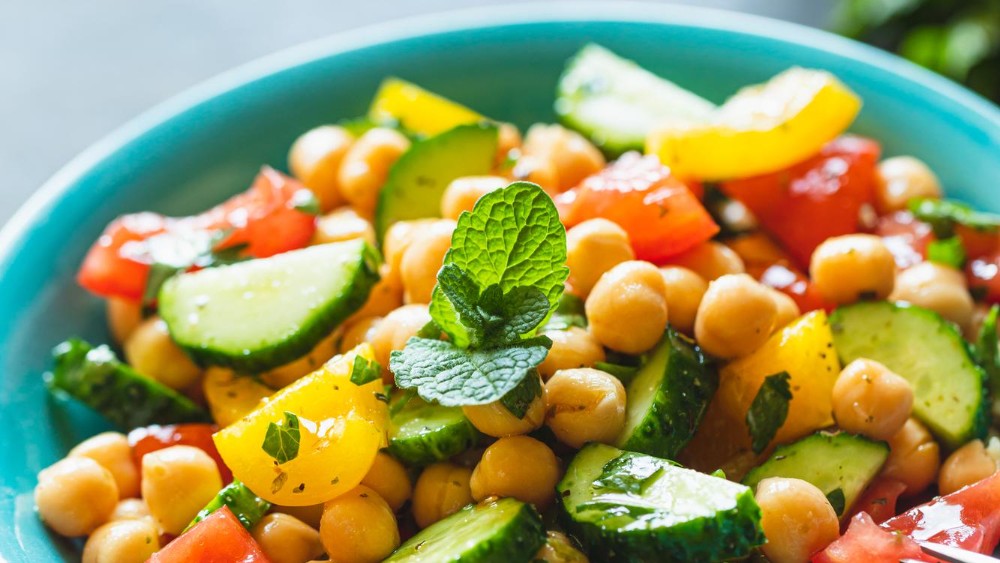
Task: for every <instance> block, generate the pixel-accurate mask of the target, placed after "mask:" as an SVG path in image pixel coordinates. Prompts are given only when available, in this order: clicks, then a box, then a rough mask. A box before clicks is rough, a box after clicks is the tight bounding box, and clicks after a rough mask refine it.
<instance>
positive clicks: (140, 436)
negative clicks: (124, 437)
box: [128, 424, 233, 485]
mask: <svg viewBox="0 0 1000 563" xmlns="http://www.w3.org/2000/svg"><path fill="white" fill-rule="evenodd" d="M218 429H219V427H218V426H216V425H214V424H170V425H167V426H156V425H154V426H147V427H145V428H136V429H135V430H133V431H131V432H129V433H128V443H129V445H131V446H132V457H133V458H134V459H135V464H136V466H137V467H139V468H140V469H141V468H142V458H143V456H145V455H146V454H148V453H152V452H155V451H157V450H162V449H163V448H169V447H170V446H177V445H182V446H194V447H196V448H198V449H200V450H202V451H204V452H205V453H207V454H208V455H210V456H211V457H212V459H214V460H215V464H216V465H217V466H219V475H220V476H221V477H222V483H223V484H224V485H228V484H229V483H231V482H232V480H233V473H232V472H231V471H230V470H229V467H227V466H226V464H225V462H223V461H222V456H220V455H219V450H218V449H216V447H215V442H214V441H213V440H212V434H213V433H215V432H216V431H217V430H218Z"/></svg>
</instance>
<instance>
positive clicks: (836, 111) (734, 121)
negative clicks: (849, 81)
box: [646, 68, 861, 181]
mask: <svg viewBox="0 0 1000 563" xmlns="http://www.w3.org/2000/svg"><path fill="white" fill-rule="evenodd" d="M860 110H861V99H860V98H858V96H857V95H856V94H854V92H852V91H851V90H850V89H848V88H847V86H845V85H844V84H843V83H841V82H840V81H839V80H837V79H836V78H835V77H834V76H833V75H832V74H830V73H828V72H824V71H820V70H809V69H804V68H791V69H789V70H786V71H785V72H782V73H781V74H778V75H777V76H775V77H774V78H772V79H771V80H769V81H768V82H766V83H764V84H759V85H756V86H749V87H747V88H743V89H742V90H740V91H739V92H737V93H736V95H734V96H733V97H731V98H730V99H729V100H728V101H726V103H725V104H723V105H722V106H720V107H719V108H718V110H717V111H716V113H715V114H714V116H713V118H712V119H710V120H709V121H708V122H693V121H672V122H668V123H665V124H662V125H660V126H659V127H657V128H655V129H654V130H653V131H652V132H651V133H650V134H649V137H648V138H647V139H646V152H647V153H649V154H655V155H657V156H658V157H659V158H660V161H661V162H663V164H665V165H667V166H669V167H670V169H671V170H672V171H673V172H674V173H675V174H677V175H678V176H680V177H682V178H690V179H697V180H709V181H716V180H727V179H731V178H745V177H748V176H755V175H758V174H765V173H768V172H776V171H778V170H781V169H783V168H786V167H788V166H791V165H792V164H795V163H797V162H801V161H803V160H805V159H806V158H808V157H810V156H812V155H814V154H816V153H817V152H819V150H820V148H822V146H823V145H824V144H825V143H826V142H827V141H830V140H831V139H833V138H834V137H836V136H837V135H839V134H840V133H842V132H844V130H846V129H847V127H848V126H849V125H850V124H851V122H852V121H854V118H855V117H856V116H857V114H858V112H859V111H860Z"/></svg>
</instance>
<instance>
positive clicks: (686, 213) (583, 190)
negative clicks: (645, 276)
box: [555, 153, 719, 263]
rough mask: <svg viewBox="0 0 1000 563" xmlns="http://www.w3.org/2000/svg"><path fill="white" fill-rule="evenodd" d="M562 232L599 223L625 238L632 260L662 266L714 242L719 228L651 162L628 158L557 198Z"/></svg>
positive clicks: (681, 186) (665, 171)
mask: <svg viewBox="0 0 1000 563" xmlns="http://www.w3.org/2000/svg"><path fill="white" fill-rule="evenodd" d="M555 200H556V206H557V207H558V208H559V215H560V217H561V218H562V221H563V223H564V224H565V225H566V227H567V228H568V227H572V226H573V225H576V224H577V223H580V222H582V221H585V220H587V219H594V218H596V217H602V218H604V219H608V220H610V221H613V222H615V223H617V224H618V225H619V226H621V227H622V228H623V229H625V231H626V232H627V233H628V234H629V239H630V240H631V241H632V248H633V249H634V250H635V254H636V258H638V259H640V260H647V261H650V262H655V263H663V262H664V261H665V260H667V259H668V258H671V257H673V256H676V255H678V254H680V253H682V252H684V251H685V250H689V249H691V248H694V247H695V246H697V245H698V244H700V243H702V242H705V241H706V240H708V239H710V238H712V236H714V235H715V234H716V233H717V232H719V226H718V225H716V224H715V221H713V220H712V217H711V215H709V213H708V212H707V211H706V210H705V208H704V207H703V206H702V205H701V202H700V201H698V198H697V197H695V196H694V194H692V193H691V190H690V189H689V188H688V187H687V186H685V185H684V184H683V183H681V182H680V181H679V180H677V179H676V178H674V177H673V176H671V175H670V170H669V169H667V168H666V167H665V166H663V165H662V164H660V162H659V160H657V159H656V157H653V156H646V157H643V156H640V155H639V154H638V153H627V154H625V155H624V156H622V157H621V158H620V159H618V161H617V162H615V163H614V164H612V165H610V166H608V167H607V168H605V169H604V170H602V171H601V172H598V173H597V174H594V175H593V176H590V177H588V178H587V179H585V180H584V181H583V182H581V183H580V185H579V186H577V187H575V188H572V189H570V190H568V191H566V192H563V193H561V194H559V195H558V196H556V198H555Z"/></svg>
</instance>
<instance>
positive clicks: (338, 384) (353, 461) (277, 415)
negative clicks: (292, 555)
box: [213, 343, 389, 506]
mask: <svg viewBox="0 0 1000 563" xmlns="http://www.w3.org/2000/svg"><path fill="white" fill-rule="evenodd" d="M357 357H361V358H364V360H366V361H367V362H373V361H374V352H373V351H372V348H371V346H370V345H369V344H367V343H365V344H361V345H359V346H358V347H356V348H354V349H353V350H351V351H350V352H348V353H347V354H344V355H343V356H338V357H335V358H333V359H331V360H330V361H329V362H328V363H327V364H326V365H324V366H323V367H321V368H320V369H318V370H317V371H315V372H313V373H311V374H309V375H307V376H305V377H303V378H302V379H299V380H298V381H296V382H294V383H292V384H291V385H289V386H288V387H285V388H284V389H282V390H280V391H278V392H277V393H275V394H274V395H273V396H272V397H271V398H270V399H269V400H268V401H266V402H265V403H264V404H262V405H261V406H259V407H258V408H257V409H256V410H254V411H253V412H251V413H250V414H248V415H247V416H245V417H244V418H243V419H242V420H240V421H239V422H236V423H234V424H231V425H229V426H227V427H226V428H223V429H222V430H220V431H219V432H217V433H216V434H215V435H214V436H213V439H214V440H215V445H216V447H217V448H218V449H219V454H221V455H222V459H223V460H224V461H225V462H226V465H228V466H229V468H230V469H232V471H233V476H234V477H235V478H236V479H239V480H240V481H242V482H243V483H245V484H246V486H247V487H249V488H250V490H252V491H254V492H255V493H257V494H258V495H259V496H260V497H261V498H263V499H265V500H267V501H270V502H272V503H275V504H280V505H285V506H308V505H314V504H319V503H322V502H326V501H328V500H330V499H332V498H335V497H337V496H338V495H341V494H343V493H345V492H347V491H349V490H351V489H352V488H354V487H355V486H357V485H358V483H360V482H361V480H362V479H363V478H364V476H365V474H367V473H368V470H369V468H370V467H371V465H372V463H373V462H374V460H375V455H376V454H377V453H378V451H379V449H380V448H382V447H384V446H386V444H387V441H386V428H387V427H388V424H389V412H388V406H387V404H386V402H385V400H386V399H385V396H384V395H383V391H384V389H383V387H382V381H381V379H379V378H377V377H375V378H373V379H371V380H367V381H365V382H360V384H358V383H355V382H354V380H353V379H354V378H353V377H352V375H353V373H352V372H353V371H354V370H355V366H356V362H355V359H356V358H357ZM361 363H365V362H361Z"/></svg>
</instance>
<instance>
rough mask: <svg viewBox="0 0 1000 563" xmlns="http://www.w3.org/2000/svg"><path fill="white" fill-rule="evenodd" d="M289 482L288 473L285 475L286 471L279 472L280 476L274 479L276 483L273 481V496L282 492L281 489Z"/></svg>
mask: <svg viewBox="0 0 1000 563" xmlns="http://www.w3.org/2000/svg"><path fill="white" fill-rule="evenodd" d="M287 481H288V473H285V472H284V471H279V472H278V476H277V477H275V478H274V481H271V494H276V493H277V492H278V491H280V490H281V488H282V487H284V486H285V483H286V482H287Z"/></svg>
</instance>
